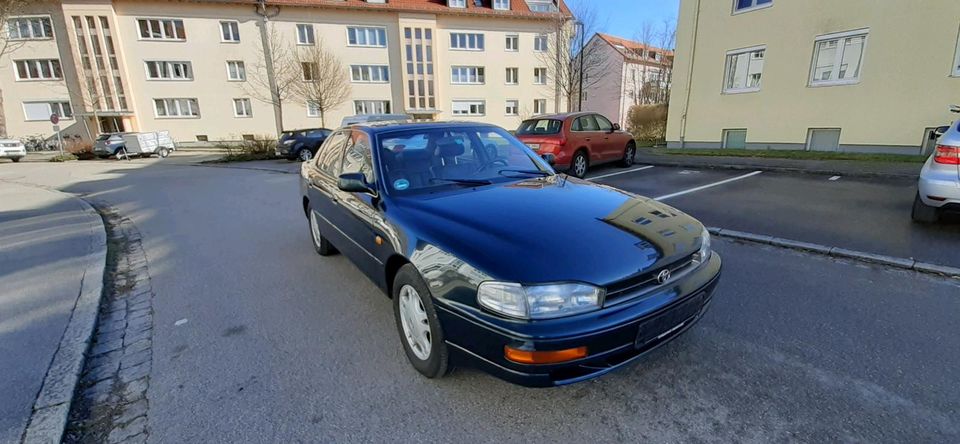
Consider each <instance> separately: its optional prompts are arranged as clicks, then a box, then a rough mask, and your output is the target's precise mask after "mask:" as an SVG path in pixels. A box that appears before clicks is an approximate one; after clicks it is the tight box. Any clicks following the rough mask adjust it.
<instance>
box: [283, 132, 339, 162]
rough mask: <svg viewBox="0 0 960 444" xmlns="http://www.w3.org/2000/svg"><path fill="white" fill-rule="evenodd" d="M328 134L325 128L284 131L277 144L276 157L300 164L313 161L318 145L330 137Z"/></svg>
mask: <svg viewBox="0 0 960 444" xmlns="http://www.w3.org/2000/svg"><path fill="white" fill-rule="evenodd" d="M330 132H331V131H330V130H328V129H326V128H312V129H301V130H294V131H284V132H283V133H282V134H281V135H280V140H279V141H278V143H277V156H280V157H286V158H287V160H300V161H301V162H306V161H308V160H310V159H313V156H315V155H316V154H317V150H318V149H319V148H320V145H322V144H323V141H324V140H327V137H328V136H330Z"/></svg>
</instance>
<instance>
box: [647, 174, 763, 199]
mask: <svg viewBox="0 0 960 444" xmlns="http://www.w3.org/2000/svg"><path fill="white" fill-rule="evenodd" d="M760 173H763V171H754V172H752V173H747V174H744V175H742V176H737V177H731V178H729V179H726V180H721V181H719V182H714V183H710V184H707V185H702V186H699V187H696V188H690V189H689V190H683V191H679V192H676V193H672V194H666V195H663V196H660V197H655V198H654V200H666V199H670V198H674V197H677V196H683V195H684V194H690V193H696V192H697V191H702V190H706V189H707V188H713V187H716V186H720V185H723V184H728V183H730V182H736V181H738V180H743V179H746V178H748V177H753V176H756V175H757V174H760Z"/></svg>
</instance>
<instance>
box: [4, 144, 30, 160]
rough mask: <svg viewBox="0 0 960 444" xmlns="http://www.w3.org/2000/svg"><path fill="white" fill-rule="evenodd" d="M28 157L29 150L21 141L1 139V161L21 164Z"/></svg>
mask: <svg viewBox="0 0 960 444" xmlns="http://www.w3.org/2000/svg"><path fill="white" fill-rule="evenodd" d="M24 157H27V149H26V148H25V147H24V146H23V143H22V142H20V141H19V140H13V139H0V159H10V160H12V161H14V162H19V161H20V159H23V158H24Z"/></svg>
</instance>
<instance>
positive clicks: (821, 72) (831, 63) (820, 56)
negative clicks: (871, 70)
mask: <svg viewBox="0 0 960 444" xmlns="http://www.w3.org/2000/svg"><path fill="white" fill-rule="evenodd" d="M866 45H867V31H853V32H850V33H843V34H833V35H828V36H822V37H818V38H817V41H816V49H815V52H814V57H813V67H812V68H811V70H810V86H824V85H826V86H829V85H845V84H851V83H858V82H859V81H860V70H861V66H862V64H863V54H864V49H865V48H866Z"/></svg>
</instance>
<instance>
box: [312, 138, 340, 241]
mask: <svg viewBox="0 0 960 444" xmlns="http://www.w3.org/2000/svg"><path fill="white" fill-rule="evenodd" d="M349 135H350V131H347V130H343V131H337V132H336V133H334V134H333V135H331V136H330V138H328V139H327V141H326V143H324V144H323V145H322V146H321V147H320V150H319V151H318V152H317V156H316V158H315V159H314V160H313V161H312V162H313V163H312V164H311V167H310V168H309V169H307V173H306V175H307V177H306V180H307V198H308V199H310V206H311V207H312V208H313V211H314V213H316V214H317V221H318V222H319V223H320V233H321V234H322V235H323V237H325V238H327V240H329V241H330V242H331V243H333V245H334V246H336V247H337V248H338V249H340V248H341V247H342V246H344V245H347V244H349V240H348V239H347V237H346V236H345V235H344V234H343V232H342V231H341V228H339V227H338V226H337V224H336V222H335V221H336V219H337V211H338V203H337V200H338V199H339V193H338V192H339V189H338V188H337V177H338V176H339V175H340V166H341V163H342V162H341V161H342V159H343V146H344V144H345V143H346V141H347V138H348V137H349Z"/></svg>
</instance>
